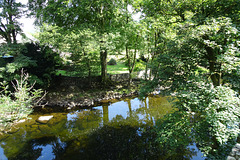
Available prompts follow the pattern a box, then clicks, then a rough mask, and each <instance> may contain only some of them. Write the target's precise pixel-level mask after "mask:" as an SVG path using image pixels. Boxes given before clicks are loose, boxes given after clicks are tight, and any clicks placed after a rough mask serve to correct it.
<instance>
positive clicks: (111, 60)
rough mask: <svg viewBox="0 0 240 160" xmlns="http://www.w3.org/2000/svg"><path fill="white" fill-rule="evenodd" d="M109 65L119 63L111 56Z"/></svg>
mask: <svg viewBox="0 0 240 160" xmlns="http://www.w3.org/2000/svg"><path fill="white" fill-rule="evenodd" d="M108 65H117V61H116V60H115V59H113V58H111V59H110V61H109V62H108Z"/></svg>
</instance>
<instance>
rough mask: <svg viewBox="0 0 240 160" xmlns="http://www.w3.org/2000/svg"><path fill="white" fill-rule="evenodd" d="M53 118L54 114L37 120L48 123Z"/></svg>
mask: <svg viewBox="0 0 240 160" xmlns="http://www.w3.org/2000/svg"><path fill="white" fill-rule="evenodd" d="M52 118H53V116H41V117H39V118H38V120H37V121H38V122H40V123H47V122H48V121H49V120H50V119H52Z"/></svg>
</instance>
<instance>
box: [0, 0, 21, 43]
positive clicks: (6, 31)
mask: <svg viewBox="0 0 240 160" xmlns="http://www.w3.org/2000/svg"><path fill="white" fill-rule="evenodd" d="M24 7H25V6H24V5H23V4H22V3H20V2H16V1H15V0H1V1H0V37H2V38H3V39H4V40H5V41H6V42H7V43H17V35H18V34H21V35H23V32H22V30H21V27H20V26H21V24H20V23H19V22H18V19H19V18H21V17H22V16H23V14H24V13H25V11H24V10H23V8H24Z"/></svg>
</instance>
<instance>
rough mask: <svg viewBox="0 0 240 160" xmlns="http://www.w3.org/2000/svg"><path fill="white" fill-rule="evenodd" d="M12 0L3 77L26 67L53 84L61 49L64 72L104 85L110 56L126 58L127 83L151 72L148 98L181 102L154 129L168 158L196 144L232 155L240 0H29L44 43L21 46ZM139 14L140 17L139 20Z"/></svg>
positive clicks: (6, 10)
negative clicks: (158, 95) (158, 94)
mask: <svg viewBox="0 0 240 160" xmlns="http://www.w3.org/2000/svg"><path fill="white" fill-rule="evenodd" d="M7 2H10V1H6V0H4V1H1V2H0V7H1V9H0V12H1V13H0V20H1V21H0V22H1V24H0V35H1V37H3V38H5V41H6V42H7V44H4V45H2V47H1V55H5V56H10V57H11V56H13V57H14V60H11V59H9V61H6V60H3V59H1V60H0V63H1V68H0V70H1V73H0V78H1V79H4V80H7V81H11V80H13V79H14V78H17V77H20V76H19V73H20V70H21V68H24V69H26V70H27V72H29V73H30V74H32V75H34V76H32V78H34V77H35V80H37V82H38V83H39V84H45V86H49V83H50V81H51V78H52V75H54V74H55V73H54V72H55V71H56V68H57V66H59V64H60V63H59V62H60V57H59V56H58V54H57V53H55V52H53V51H57V52H58V53H61V58H62V59H63V62H64V65H65V67H63V68H62V69H66V68H68V69H69V68H71V69H72V70H73V71H78V72H77V73H78V74H76V75H75V76H82V77H86V76H88V77H89V78H90V77H91V76H92V75H97V74H99V73H101V77H102V82H103V84H106V82H107V78H108V76H107V60H108V55H109V54H111V55H115V56H116V57H117V56H123V59H124V61H125V62H126V66H127V68H128V72H129V74H130V76H129V77H130V78H129V86H130V84H131V74H132V73H133V72H134V71H139V70H145V76H144V77H145V80H148V81H147V82H146V84H145V85H143V87H142V90H141V91H142V92H141V93H142V94H146V93H149V92H151V91H153V90H154V89H156V87H159V86H160V87H161V88H164V89H165V93H166V94H170V93H174V95H175V97H176V98H177V103H175V107H176V108H177V109H178V111H177V112H176V113H174V114H170V115H169V116H168V117H166V118H165V119H163V120H161V121H159V123H158V124H157V126H156V130H154V131H155V132H157V134H158V136H157V140H158V141H159V143H160V144H162V145H163V146H164V147H163V148H162V149H165V150H166V154H168V153H169V152H171V153H173V152H177V151H179V149H180V147H181V145H183V146H187V145H188V144H189V143H194V142H195V141H198V146H199V148H200V149H201V150H202V151H203V152H205V154H206V156H208V157H210V158H213V157H215V158H219V157H221V158H222V157H225V156H226V155H224V153H223V152H221V149H223V148H224V147H225V146H226V145H228V144H230V142H234V141H235V140H236V137H237V136H238V134H239V129H237V128H238V126H237V125H236V124H238V123H239V97H238V96H239V95H238V94H237V92H238V93H240V90H239V87H240V81H239V80H240V73H239V68H240V59H239V57H240V50H239V49H240V34H239V27H240V12H239V8H240V0H228V1H226V0H201V1H199V0H184V1H182V0H161V1H157V0H82V1H78V0H71V1H69V0H61V1H54V0H29V2H28V7H29V11H30V12H31V15H32V16H35V17H36V24H38V25H39V26H41V27H39V28H40V30H39V33H37V34H36V35H35V38H37V39H38V40H39V42H40V44H41V45H38V44H33V43H32V44H25V45H20V44H16V34H17V33H20V31H21V30H20V28H19V26H20V25H19V24H18V23H17V21H15V19H17V18H19V17H20V16H21V14H22V13H24V12H23V10H22V9H21V7H24V6H22V5H21V3H16V2H15V1H11V2H12V3H7ZM135 13H139V14H141V15H142V16H141V17H140V18H138V19H135V20H134V18H133V17H134V16H135ZM10 15H12V16H10ZM14 17H15V18H14ZM3 22H4V23H5V24H4V23H3ZM9 37H10V38H9ZM5 46H6V47H5ZM46 46H49V47H46ZM139 59H141V60H139ZM143 64H144V65H143ZM99 68H101V70H100V69H99ZM168 91H169V92H168ZM192 121H194V123H192ZM180 126H182V127H184V129H182V130H181V128H182V127H181V128H180ZM200 128H201V129H202V131H200ZM183 131H184V132H183ZM176 132H177V133H176ZM190 132H193V133H194V138H193V140H188V139H187V136H186V135H188V134H190ZM175 133H176V134H175ZM203 134H206V135H208V142H207V141H205V139H204V136H203ZM173 138H175V140H173ZM168 139H170V140H168ZM176 141H177V142H178V143H176ZM165 142H166V143H165ZM167 143H168V144H167ZM223 150H224V149H223ZM180 151H181V149H180ZM166 156H167V155H166ZM212 156H213V157H212Z"/></svg>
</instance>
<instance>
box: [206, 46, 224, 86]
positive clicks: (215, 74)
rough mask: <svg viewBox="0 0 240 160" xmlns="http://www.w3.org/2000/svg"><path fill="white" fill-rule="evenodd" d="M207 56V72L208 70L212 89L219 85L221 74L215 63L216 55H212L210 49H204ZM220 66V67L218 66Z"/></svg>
mask: <svg viewBox="0 0 240 160" xmlns="http://www.w3.org/2000/svg"><path fill="white" fill-rule="evenodd" d="M205 48H206V51H207V54H208V63H209V70H210V74H211V75H210V77H211V80H212V83H213V85H214V87H216V86H220V85H221V73H220V68H219V67H217V63H216V60H217V58H216V55H215V53H214V50H213V49H212V48H210V47H205ZM219 66H220V65H219Z"/></svg>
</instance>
